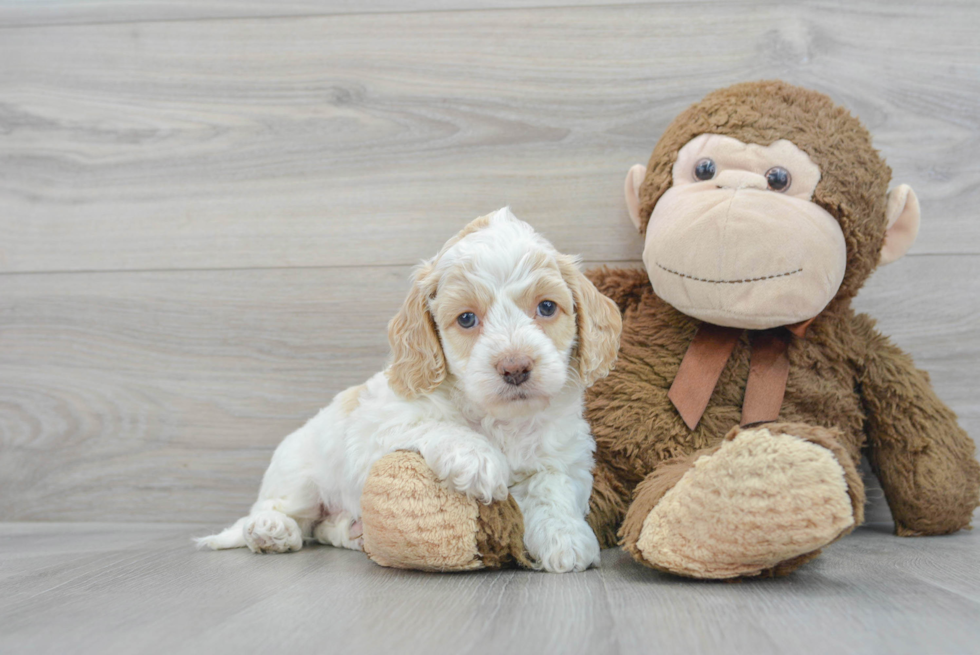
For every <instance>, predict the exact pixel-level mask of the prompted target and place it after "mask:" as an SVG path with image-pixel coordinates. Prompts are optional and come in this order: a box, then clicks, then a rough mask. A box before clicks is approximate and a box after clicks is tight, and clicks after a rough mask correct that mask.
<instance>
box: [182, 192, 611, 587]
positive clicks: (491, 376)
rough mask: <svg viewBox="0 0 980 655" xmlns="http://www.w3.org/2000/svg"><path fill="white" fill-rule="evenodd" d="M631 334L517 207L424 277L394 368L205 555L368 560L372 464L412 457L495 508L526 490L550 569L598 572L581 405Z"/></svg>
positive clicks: (345, 403)
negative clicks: (346, 555) (315, 545)
mask: <svg viewBox="0 0 980 655" xmlns="http://www.w3.org/2000/svg"><path fill="white" fill-rule="evenodd" d="M621 327H622V323H621V319H620V313H619V310H618V308H617V307H616V305H615V304H614V303H613V302H612V301H611V300H609V299H608V298H606V297H604V296H603V295H601V294H600V293H599V292H598V291H597V290H596V288H595V286H593V284H592V283H591V282H589V281H588V280H587V279H586V278H585V277H584V276H583V275H582V273H581V272H580V271H579V267H578V264H577V262H576V261H575V260H574V259H573V258H572V257H569V256H567V255H562V254H560V253H558V252H557V251H556V250H555V249H554V247H553V246H552V245H551V244H550V243H548V242H547V241H546V240H545V239H543V238H542V237H541V236H539V235H538V234H536V233H535V232H534V230H533V229H532V228H531V227H530V226H529V225H528V224H527V223H524V222H522V221H519V220H518V219H517V218H516V217H514V215H513V214H512V213H511V212H510V210H509V209H507V208H504V209H501V210H499V211H497V212H495V213H493V214H490V215H487V216H484V217H482V218H479V219H477V220H475V221H473V222H472V223H470V224H469V225H468V226H466V228H464V229H463V230H462V231H461V232H460V233H459V234H457V235H456V236H455V237H454V238H453V239H451V240H450V241H449V242H448V243H446V245H445V246H444V247H443V248H442V250H441V251H440V252H439V254H438V255H436V256H435V257H434V258H432V259H431V260H428V261H426V262H423V264H422V265H421V266H420V267H418V269H417V270H416V272H415V276H414V280H413V284H412V288H411V290H410V292H409V294H408V297H407V298H406V300H405V303H404V305H403V307H402V308H401V311H399V312H398V314H397V315H396V316H395V318H394V319H392V321H391V323H390V325H389V334H388V337H389V341H390V344H391V348H392V360H391V363H390V366H389V367H388V368H387V369H386V370H385V371H383V372H381V373H378V374H376V375H375V376H374V377H372V378H371V379H370V380H368V381H367V383H365V384H364V385H361V386H359V387H354V388H351V389H348V390H346V391H344V392H342V393H340V394H338V395H337V397H336V398H335V399H334V401H333V402H332V403H331V404H330V405H329V406H328V407H327V408H325V409H324V410H322V411H321V412H320V413H319V414H317V416H316V417H314V418H313V419H312V420H311V421H309V422H308V423H307V424H306V425H305V426H303V427H302V428H300V429H299V430H297V431H296V432H294V433H293V434H291V435H289V436H288V437H286V439H285V440H284V441H283V442H282V443H281V444H280V445H279V447H278V448H277V449H276V452H275V454H274V455H273V457H272V463H271V464H270V466H269V469H268V470H267V471H266V473H265V477H264V479H263V482H262V487H261V490H260V492H259V498H258V501H257V502H256V503H255V504H254V505H253V506H252V510H251V512H250V513H249V515H248V516H246V517H243V518H242V519H240V520H239V521H238V522H236V523H235V524H234V525H232V526H231V527H229V528H228V529H226V530H224V531H223V532H221V533H219V534H216V535H212V536H210V537H204V538H201V539H199V540H198V544H199V545H200V546H202V547H209V548H213V549H222V548H238V547H243V546H248V547H249V548H250V549H252V550H253V551H255V552H286V551H290V550H298V549H299V548H301V547H302V545H303V542H304V540H317V541H320V542H323V543H329V544H332V545H334V546H341V547H345V548H352V549H358V550H359V549H362V547H363V540H362V538H361V522H360V519H361V495H362V491H363V489H364V485H365V482H366V480H367V478H368V474H369V472H370V471H371V467H372V465H373V464H374V463H375V462H377V461H378V460H379V459H381V458H382V457H383V456H384V455H386V454H388V453H392V452H394V451H399V450H409V451H415V452H418V453H419V454H420V455H421V457H422V458H423V459H424V461H425V464H426V465H427V466H428V467H429V468H430V469H431V470H432V471H433V473H434V474H435V476H436V477H437V478H438V479H439V480H441V481H443V483H444V484H445V485H446V486H447V487H448V488H449V489H450V490H451V491H456V492H460V493H462V494H465V495H467V496H469V497H470V498H474V499H476V500H478V501H480V502H482V503H485V504H489V503H491V502H492V501H494V500H505V499H507V498H508V496H509V495H511V494H512V495H513V498H514V499H515V500H516V502H517V505H518V506H519V507H520V510H521V512H522V513H523V516H524V524H525V532H524V545H525V547H526V548H527V552H528V555H529V556H530V558H531V560H532V561H533V562H534V563H535V565H536V566H538V567H540V568H543V569H545V570H549V571H567V570H583V569H585V568H587V567H589V566H590V565H592V564H594V563H596V562H598V558H599V543H598V541H597V540H596V537H595V535H594V533H593V532H592V530H591V529H590V528H589V526H588V524H587V523H586V521H585V515H586V513H587V512H588V507H589V495H590V493H591V489H592V473H591V470H592V466H593V458H592V453H593V451H594V450H595V445H594V440H593V439H592V435H591V433H590V431H589V426H588V424H587V423H586V421H585V420H584V419H583V416H582V415H583V394H584V391H585V389H586V387H587V386H589V385H590V384H591V383H592V382H593V381H595V380H596V379H597V378H599V377H602V376H604V375H606V373H608V372H609V370H610V368H611V367H612V364H613V362H614V360H615V358H616V352H617V350H618V347H619V334H620V330H621Z"/></svg>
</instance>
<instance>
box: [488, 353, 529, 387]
mask: <svg viewBox="0 0 980 655" xmlns="http://www.w3.org/2000/svg"><path fill="white" fill-rule="evenodd" d="M532 368H534V362H532V361H531V358H530V357H528V356H527V355H520V356H516V357H504V358H503V359H501V360H500V362H498V363H497V373H500V376H501V377H502V378H503V379H504V382H506V383H507V384H512V385H514V386H515V387H517V386H520V385H522V384H524V383H525V382H527V379H528V378H529V377H531V369H532Z"/></svg>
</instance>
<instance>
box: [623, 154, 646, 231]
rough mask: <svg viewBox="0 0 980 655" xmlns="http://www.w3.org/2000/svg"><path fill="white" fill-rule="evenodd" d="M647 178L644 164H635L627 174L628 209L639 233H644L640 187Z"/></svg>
mask: <svg viewBox="0 0 980 655" xmlns="http://www.w3.org/2000/svg"><path fill="white" fill-rule="evenodd" d="M646 176H647V167H646V166H644V165H643V164H633V167H632V168H631V169H630V170H629V173H627V174H626V189H625V191H626V208H627V209H628V210H629V213H630V220H632V221H633V225H635V226H636V231H637V232H642V231H643V225H642V224H641V223H640V185H641V184H643V180H644V178H646Z"/></svg>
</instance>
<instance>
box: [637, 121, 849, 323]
mask: <svg viewBox="0 0 980 655" xmlns="http://www.w3.org/2000/svg"><path fill="white" fill-rule="evenodd" d="M819 181H820V169H819V167H817V165H816V164H814V163H813V162H812V161H811V160H810V158H809V156H807V154H806V153H805V152H803V151H802V150H800V149H799V148H797V147H796V146H795V145H793V143H791V142H790V141H786V140H781V141H777V142H775V143H773V144H772V145H770V146H761V145H757V144H745V143H742V142H741V141H739V140H737V139H733V138H731V137H727V136H721V135H717V134H703V135H701V136H699V137H697V138H695V139H692V140H691V141H690V142H688V143H687V144H686V145H685V146H684V147H683V148H681V150H680V152H679V153H678V156H677V161H676V163H675V164H674V168H673V182H672V186H671V188H670V189H668V190H667V191H666V192H665V193H664V194H663V195H662V196H661V197H660V199H659V201H658V202H657V204H656V206H655V207H654V210H653V214H652V215H651V217H650V222H649V223H648V224H647V233H646V244H645V247H644V251H643V261H644V263H645V264H646V268H647V272H648V273H649V275H650V281H651V282H652V284H653V288H654V291H655V292H656V293H657V295H658V296H660V297H661V298H663V299H664V300H665V301H667V302H668V303H670V304H671V305H673V306H674V307H676V308H677V309H679V310H680V311H682V312H684V313H685V314H688V315H689V316H693V317H695V318H698V319H701V320H703V321H707V322H710V323H714V324H717V325H726V326H731V327H740V328H748V329H766V328H771V327H776V326H780V325H788V324H792V323H797V322H800V321H805V320H807V319H810V318H813V317H814V316H816V315H817V314H819V313H820V311H821V310H823V308H824V307H826V306H827V304H828V303H829V302H830V301H831V300H832V299H833V297H834V295H835V294H836V293H837V290H838V289H839V288H840V285H841V282H842V281H843V279H844V270H845V265H846V262H847V247H846V245H845V242H844V234H843V232H842V231H841V228H840V225H839V224H838V222H837V221H836V220H835V219H834V217H833V216H831V215H830V214H829V213H827V212H826V211H825V210H824V209H823V208H821V207H820V206H818V205H817V204H815V203H814V202H813V200H812V199H813V192H814V190H815V189H816V186H817V183H818V182H819Z"/></svg>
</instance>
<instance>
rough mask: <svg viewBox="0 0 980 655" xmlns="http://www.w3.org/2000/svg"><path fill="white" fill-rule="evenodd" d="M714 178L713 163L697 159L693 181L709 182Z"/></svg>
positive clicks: (708, 160) (705, 159)
mask: <svg viewBox="0 0 980 655" xmlns="http://www.w3.org/2000/svg"><path fill="white" fill-rule="evenodd" d="M714 176H715V162H713V161H712V160H710V159H708V158H707V157H705V158H704V159H699V160H698V163H696V164H695V165H694V177H695V179H698V180H701V181H702V182H704V181H705V180H710V179H711V178H713V177H714Z"/></svg>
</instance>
